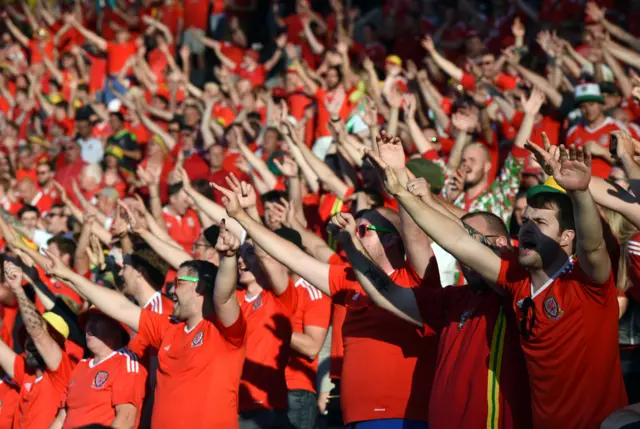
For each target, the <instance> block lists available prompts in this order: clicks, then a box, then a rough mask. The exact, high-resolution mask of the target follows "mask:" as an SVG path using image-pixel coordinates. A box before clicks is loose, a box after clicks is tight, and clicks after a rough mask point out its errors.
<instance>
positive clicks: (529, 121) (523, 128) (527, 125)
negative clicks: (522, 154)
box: [513, 113, 536, 149]
mask: <svg viewBox="0 0 640 429" xmlns="http://www.w3.org/2000/svg"><path fill="white" fill-rule="evenodd" d="M535 120H536V115H535V114H531V113H525V115H524V118H523V119H522V124H520V129H519V130H518V134H517V135H516V139H515V141H514V143H513V145H514V146H515V147H519V148H522V149H524V145H525V144H526V143H527V141H528V140H529V138H531V132H532V131H533V124H534V122H535Z"/></svg>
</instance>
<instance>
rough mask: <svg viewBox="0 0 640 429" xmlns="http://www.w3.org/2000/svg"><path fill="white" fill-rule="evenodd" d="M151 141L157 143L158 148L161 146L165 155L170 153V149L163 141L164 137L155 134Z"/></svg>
mask: <svg viewBox="0 0 640 429" xmlns="http://www.w3.org/2000/svg"><path fill="white" fill-rule="evenodd" d="M151 141H152V142H155V143H157V144H158V146H160V148H161V149H162V152H164V153H165V155H166V154H168V153H169V148H168V147H167V145H166V144H165V143H164V140H162V137H160V136H159V135H157V134H154V135H153V137H151Z"/></svg>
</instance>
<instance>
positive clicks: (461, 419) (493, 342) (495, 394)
mask: <svg viewBox="0 0 640 429" xmlns="http://www.w3.org/2000/svg"><path fill="white" fill-rule="evenodd" d="M413 292H414V294H415V296H416V302H417V304H418V308H419V310H420V316H421V318H422V320H423V322H424V324H425V331H427V332H428V331H430V330H433V331H434V332H435V333H437V334H439V335H440V342H439V344H438V365H437V367H436V372H435V377H434V380H433V391H434V392H438V393H437V394H436V395H432V396H431V401H430V402H429V426H430V427H434V428H451V429H455V428H460V429H462V428H476V427H493V428H502V429H521V428H522V429H526V428H531V427H532V426H531V401H530V398H529V391H528V386H529V379H528V375H527V368H526V366H525V363H524V357H523V355H522V350H521V349H520V334H519V332H518V330H517V325H516V321H515V314H513V310H512V309H511V307H510V304H508V303H507V302H506V301H505V300H503V299H501V298H500V297H499V296H498V294H496V293H494V292H492V291H485V292H482V293H477V292H475V291H474V290H473V289H472V288H471V287H470V286H460V287H455V286H449V287H446V288H424V287H422V288H415V289H413ZM470 357H473V358H470Z"/></svg>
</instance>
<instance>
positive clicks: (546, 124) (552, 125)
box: [511, 110, 562, 147]
mask: <svg viewBox="0 0 640 429" xmlns="http://www.w3.org/2000/svg"><path fill="white" fill-rule="evenodd" d="M523 119H524V113H522V112H521V111H519V110H517V111H516V113H515V114H514V115H513V118H511V125H512V126H513V127H514V128H516V129H520V126H521V125H522V120H523ZM561 126H562V124H561V123H560V122H559V121H556V120H555V119H553V118H552V117H551V116H543V117H542V120H540V121H536V123H535V124H533V130H532V131H531V137H530V138H529V140H531V141H532V142H533V143H535V144H537V145H538V146H540V147H544V145H543V143H542V133H543V132H544V133H546V134H547V137H549V142H550V143H551V144H552V145H557V144H558V142H559V141H560V128H561Z"/></svg>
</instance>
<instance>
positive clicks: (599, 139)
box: [566, 117, 627, 179]
mask: <svg viewBox="0 0 640 429" xmlns="http://www.w3.org/2000/svg"><path fill="white" fill-rule="evenodd" d="M618 130H624V131H627V128H626V127H625V126H624V125H622V123H620V122H618V121H616V120H615V119H611V118H609V117H607V118H605V120H604V121H602V123H601V124H600V125H598V126H597V127H595V128H590V127H589V126H588V125H586V124H578V125H574V126H573V127H571V128H570V129H569V131H568V132H567V138H566V144H567V146H568V145H572V144H574V145H576V147H582V146H584V145H585V144H587V143H588V142H590V141H592V142H595V144H598V145H600V146H602V147H604V148H606V149H607V150H609V135H610V134H611V133H612V132H613V131H618ZM591 172H592V174H593V175H594V176H597V177H602V178H604V179H607V178H608V177H609V173H611V164H609V163H608V162H607V161H605V160H604V159H602V158H597V157H593V162H592V164H591Z"/></svg>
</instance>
